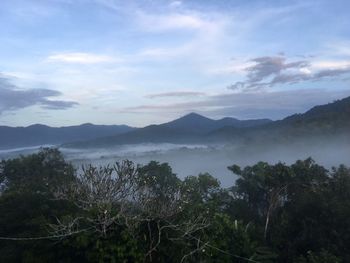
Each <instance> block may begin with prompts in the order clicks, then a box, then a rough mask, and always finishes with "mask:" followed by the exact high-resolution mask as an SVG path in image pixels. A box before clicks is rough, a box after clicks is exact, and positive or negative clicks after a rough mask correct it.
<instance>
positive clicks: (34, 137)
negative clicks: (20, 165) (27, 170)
mask: <svg viewBox="0 0 350 263" xmlns="http://www.w3.org/2000/svg"><path fill="white" fill-rule="evenodd" d="M133 130H135V128H133V127H129V126H126V125H93V124H90V123H85V124H82V125H78V126H68V127H59V128H56V127H49V126H46V125H41V124H34V125H31V126H28V127H8V126H0V149H9V148H17V147H29V146H38V145H51V144H53V145H57V144H62V143H68V142H73V141H80V140H82V141H84V140H91V139H95V138H98V137H104V136H110V135H117V134H121V133H125V132H130V131H133Z"/></svg>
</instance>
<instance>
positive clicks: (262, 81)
mask: <svg viewBox="0 0 350 263" xmlns="http://www.w3.org/2000/svg"><path fill="white" fill-rule="evenodd" d="M250 61H251V62H254V63H255V64H254V65H253V66H250V67H248V68H246V69H245V71H246V73H247V75H246V81H239V82H236V83H234V84H232V85H230V86H229V87H228V88H229V89H232V90H245V91H247V90H248V91H252V90H258V89H262V88H266V87H272V86H274V85H278V84H295V83H299V82H302V81H308V80H311V81H319V80H322V79H324V78H331V77H338V76H341V75H344V74H348V73H350V67H345V68H342V69H324V70H320V71H318V72H315V73H313V74H311V73H306V71H302V70H301V69H307V68H308V67H310V66H311V62H309V61H307V60H299V61H293V62H289V63H287V59H286V57H284V56H282V55H280V56H271V57H269V56H266V57H258V58H254V59H252V60H250Z"/></svg>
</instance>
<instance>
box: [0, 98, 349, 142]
mask: <svg viewBox="0 0 350 263" xmlns="http://www.w3.org/2000/svg"><path fill="white" fill-rule="evenodd" d="M0 134H1V136H0V148H10V147H23V146H33V145H43V144H64V146H66V147H83V148H85V147H109V146H113V145H118V144H136V143H161V142H169V143H218V142H236V143H238V142H239V143H242V142H243V143H247V142H248V143H249V144H254V143H260V144H262V143H263V144H267V143H276V142H277V143H281V142H282V143H284V142H293V141H295V140H301V139H308V140H312V139H319V138H323V139H325V140H328V139H329V140H332V139H335V138H338V137H340V136H343V137H344V138H345V139H346V140H347V138H349V139H350V135H349V134H350V97H347V98H345V99H342V100H338V101H335V102H333V103H329V104H326V105H320V106H316V107H313V108H312V109H310V110H308V111H307V112H305V113H303V114H294V115H291V116H289V117H287V118H285V119H283V120H279V121H271V120H269V119H257V120H238V119H235V118H228V117H227V118H223V119H220V120H213V119H210V118H207V117H204V116H202V115H199V114H196V113H190V114H187V115H185V116H183V117H181V118H178V119H176V120H173V121H170V122H167V123H164V124H160V125H149V126H146V127H144V128H132V127H129V126H126V125H111V126H108V125H93V124H83V125H79V126H70V127H61V128H52V127H48V126H45V125H38V124H36V125H32V126H29V127H17V128H13V127H6V126H2V127H1V126H0Z"/></svg>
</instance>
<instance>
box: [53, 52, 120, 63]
mask: <svg viewBox="0 0 350 263" xmlns="http://www.w3.org/2000/svg"><path fill="white" fill-rule="evenodd" d="M47 59H48V60H49V61H52V62H63V63H77V64H96V63H103V62H112V61H115V59H113V58H112V57H109V56H105V55H96V54H89V53H78V52H77V53H75V52H72V53H59V54H55V55H51V56H49V57H48V58H47Z"/></svg>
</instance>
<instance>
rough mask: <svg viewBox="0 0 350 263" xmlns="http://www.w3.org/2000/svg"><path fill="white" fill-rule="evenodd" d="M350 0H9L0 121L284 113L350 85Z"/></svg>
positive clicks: (349, 90) (0, 36)
mask: <svg viewBox="0 0 350 263" xmlns="http://www.w3.org/2000/svg"><path fill="white" fill-rule="evenodd" d="M349 13H350V1H348V0H327V1H326V0H310V1H309V0H303V1H299V0H288V1H287V0H269V1H267V0H265V1H263V0H249V1H247V0H215V1H214V0H211V1H209V0H182V1H172V0H127V1H126V0H1V1H0V125H7V126H28V125H31V124H34V123H42V124H46V125H50V126H69V125H78V124H81V123H87V122H89V123H95V124H128V125H131V126H135V127H142V126H145V125H148V124H157V123H162V122H166V121H170V120H172V119H175V118H177V117H180V116H182V115H185V114H187V113H190V112H197V113H199V114H203V115H205V116H207V117H210V118H214V119H218V118H222V117H235V118H239V119H252V118H270V119H273V120H276V119H281V118H284V117H286V116H288V115H290V114H294V113H302V112H305V111H306V110H308V109H309V108H311V107H313V106H315V105H319V104H325V103H329V102H332V101H334V100H337V99H341V98H344V97H347V96H350V85H349V84H350V16H349Z"/></svg>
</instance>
